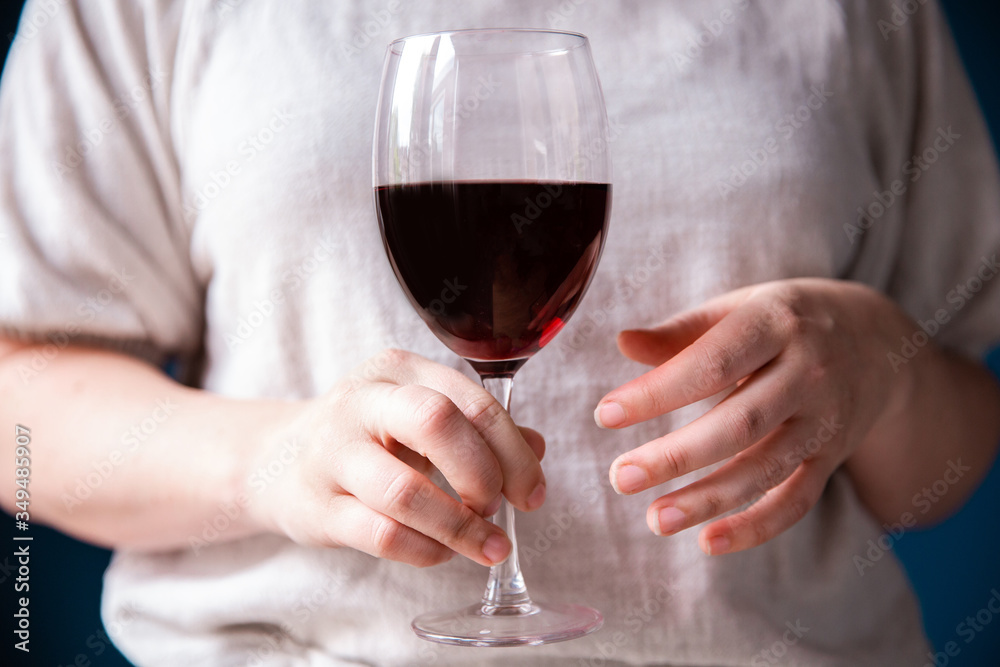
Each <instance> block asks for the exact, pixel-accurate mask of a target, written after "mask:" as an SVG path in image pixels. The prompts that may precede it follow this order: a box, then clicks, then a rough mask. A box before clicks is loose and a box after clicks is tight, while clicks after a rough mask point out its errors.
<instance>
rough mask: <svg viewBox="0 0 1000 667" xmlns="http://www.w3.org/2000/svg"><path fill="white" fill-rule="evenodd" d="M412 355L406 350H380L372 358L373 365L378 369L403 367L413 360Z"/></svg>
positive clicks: (392, 348) (393, 348)
mask: <svg viewBox="0 0 1000 667" xmlns="http://www.w3.org/2000/svg"><path fill="white" fill-rule="evenodd" d="M413 357H414V354H413V353H412V352H407V351H406V350H400V349H399V348H395V347H390V348H386V349H384V350H382V351H381V352H379V353H378V354H376V355H375V356H374V357H373V360H374V362H375V365H376V366H377V367H378V368H379V369H386V368H398V367H400V366H405V365H406V364H408V363H409V362H410V361H412V360H413Z"/></svg>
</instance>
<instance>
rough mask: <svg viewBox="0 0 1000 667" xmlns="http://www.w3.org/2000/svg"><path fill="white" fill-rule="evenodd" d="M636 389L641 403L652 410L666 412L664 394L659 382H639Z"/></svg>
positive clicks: (655, 412) (653, 411)
mask: <svg viewBox="0 0 1000 667" xmlns="http://www.w3.org/2000/svg"><path fill="white" fill-rule="evenodd" d="M635 389H636V391H637V392H638V394H639V401H640V404H641V405H645V406H648V409H649V411H650V412H652V413H654V414H660V413H662V412H664V405H663V395H662V393H661V390H660V386H659V385H658V384H655V383H652V382H638V383H637V384H636V385H635Z"/></svg>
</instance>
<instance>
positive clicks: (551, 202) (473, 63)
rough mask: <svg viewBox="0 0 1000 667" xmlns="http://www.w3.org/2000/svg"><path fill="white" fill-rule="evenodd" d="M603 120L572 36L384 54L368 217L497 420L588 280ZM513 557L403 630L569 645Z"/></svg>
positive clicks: (584, 629)
mask: <svg viewBox="0 0 1000 667" xmlns="http://www.w3.org/2000/svg"><path fill="white" fill-rule="evenodd" d="M607 126H608V123H607V112H606V110H605V107H604V99H603V95H602V93H601V85H600V82H599V81H598V78H597V72H596V69H595V67H594V62H593V59H592V57H591V52H590V45H589V42H588V41H587V38H586V37H585V36H584V35H580V34H577V33H569V32H558V31H551V30H514V29H490V30H458V31H449V32H440V33H433V34H425V35H416V36H412V37H406V38H403V39H399V40H396V41H394V42H392V43H391V44H390V45H389V48H388V51H387V54H386V60H385V67H384V70H383V74H382V86H381V91H380V95H379V103H378V112H377V117H376V122H375V141H374V186H375V205H376V209H377V211H378V217H379V226H380V229H381V231H382V240H383V243H384V245H385V249H386V253H387V254H388V256H389V261H390V263H391V264H392V268H393V271H394V272H395V274H396V278H397V279H398V280H399V283H400V285H401V286H402V288H403V291H404V292H405V293H406V296H407V297H408V298H409V300H410V303H412V304H413V307H414V308H416V310H417V312H418V313H419V314H420V316H421V317H422V318H423V319H424V321H425V322H426V323H427V325H428V326H429V327H430V328H431V330H432V331H433V332H434V333H435V334H436V335H437V337H438V338H439V339H440V340H441V341H442V342H443V343H444V344H445V345H447V346H448V347H449V348H450V349H451V350H452V351H453V352H455V353H456V354H458V355H460V356H461V357H463V358H464V359H466V360H467V361H468V362H469V363H470V364H471V365H472V367H473V368H474V369H475V371H476V372H477V373H478V374H479V376H480V378H481V380H482V383H483V386H484V387H485V388H486V389H487V390H488V391H489V392H490V393H491V394H492V395H493V396H494V397H495V398H496V399H497V400H498V401H499V402H500V403H501V404H502V405H503V406H504V409H507V410H509V409H510V392H511V386H512V382H513V378H514V373H515V372H516V371H517V370H518V369H519V368H520V367H521V366H522V365H523V364H524V362H525V361H527V360H528V358H529V357H531V356H532V355H533V354H535V353H536V352H538V351H539V350H540V349H541V348H542V347H544V346H545V345H547V344H548V343H549V342H551V340H552V338H553V337H554V336H555V335H556V334H557V333H558V332H559V330H560V329H561V328H562V327H563V325H564V324H565V323H566V321H567V320H568V319H569V317H570V315H572V313H573V311H574V310H575V309H576V307H577V305H578V304H579V302H580V298H581V297H582V296H583V293H584V292H585V291H586V289H587V286H588V284H589V283H590V279H591V277H592V276H593V274H594V270H595V269H596V267H597V261H598V259H599V257H600V255H601V250H602V248H603V245H604V240H605V237H606V235H607V224H608V217H609V213H610V207H611V163H610V158H609V156H608V152H607V150H606V149H607V133H608V132H607ZM493 521H494V522H495V523H496V524H497V525H499V526H501V527H502V528H504V529H505V531H506V533H507V535H508V537H509V538H510V540H511V542H512V544H513V549H512V550H511V554H510V556H509V557H508V558H507V560H506V561H504V562H503V563H501V564H499V565H496V566H494V567H493V568H491V570H490V575H489V581H488V583H487V586H486V592H485V593H484V594H483V597H482V600H481V601H479V602H478V603H476V604H473V605H471V606H468V607H465V608H463V609H459V610H452V611H445V612H434V613H429V614H424V615H421V616H419V617H417V618H416V619H415V620H414V621H413V629H414V631H415V632H416V633H417V634H418V635H419V636H420V637H422V638H424V639H427V640H430V641H435V642H441V643H446V644H461V645H472V646H516V645H523V644H544V643H549V642H556V641H562V640H567V639H574V638H577V637H582V636H583V635H585V634H587V633H590V632H593V631H594V630H597V629H598V628H599V627H600V626H601V624H602V622H603V619H602V617H601V615H600V613H599V612H597V611H596V610H594V609H591V608H589V607H584V606H579V605H572V604H544V603H540V602H535V601H533V600H532V599H531V598H530V597H529V595H528V591H527V588H526V587H525V583H524V578H523V577H522V576H521V570H520V566H519V564H518V557H517V540H516V536H515V532H514V509H513V508H512V507H511V506H510V505H509V504H508V502H507V500H506V499H504V501H503V502H502V503H501V507H500V509H499V510H498V512H497V513H496V515H495V516H494V517H493Z"/></svg>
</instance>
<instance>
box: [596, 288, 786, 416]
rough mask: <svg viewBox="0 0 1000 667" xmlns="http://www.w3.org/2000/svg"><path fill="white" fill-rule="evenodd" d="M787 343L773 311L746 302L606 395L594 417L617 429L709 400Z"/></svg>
mask: <svg viewBox="0 0 1000 667" xmlns="http://www.w3.org/2000/svg"><path fill="white" fill-rule="evenodd" d="M787 339H788V336H787V333H786V331H785V327H783V326H782V325H781V323H780V322H779V316H778V315H777V314H776V313H775V312H772V310H770V309H767V308H765V307H762V306H761V305H759V304H758V303H757V302H754V301H752V300H751V301H748V302H746V303H744V304H743V305H741V306H739V307H738V308H736V309H735V310H733V311H732V312H731V313H729V314H728V315H726V316H725V317H723V318H722V319H721V320H720V321H719V322H718V324H716V325H715V326H714V327H712V328H711V329H710V330H709V331H708V332H707V333H705V334H704V335H703V336H701V337H700V338H699V339H698V340H697V341H695V342H694V343H693V344H692V345H690V346H688V347H686V348H685V349H684V350H683V351H681V352H680V353H679V354H678V355H677V356H675V357H674V358H672V359H670V360H669V361H667V362H666V363H664V364H663V365H661V366H658V367H657V368H654V369H653V370H651V371H649V372H648V373H646V374H644V375H642V376H640V377H638V378H636V379H634V380H632V381H631V382H628V383H627V384H624V385H622V386H621V387H619V388H617V389H615V390H613V391H612V392H610V393H609V394H607V395H606V396H605V397H604V398H603V399H601V402H600V403H599V404H598V406H597V410H596V411H595V412H594V418H595V420H596V421H597V424H598V426H603V427H605V428H622V427H624V426H631V425H632V424H637V423H639V422H643V421H646V420H647V419H652V418H653V417H657V416H659V415H662V414H666V413H668V412H672V411H674V410H676V409H678V408H680V407H683V406H685V405H689V404H691V403H694V402H695V401H700V400H702V399H704V398H708V397H709V396H713V395H715V394H717V393H719V392H720V391H722V390H723V389H726V388H728V387H731V386H732V385H734V384H736V382H737V381H738V380H740V379H742V378H744V377H746V376H747V375H749V374H750V373H752V372H754V371H755V370H757V369H758V368H760V367H761V366H763V365H764V364H766V363H767V362H769V361H771V360H772V359H774V357H775V356H777V355H778V353H779V352H781V350H782V349H783V348H784V346H785V344H786V342H787Z"/></svg>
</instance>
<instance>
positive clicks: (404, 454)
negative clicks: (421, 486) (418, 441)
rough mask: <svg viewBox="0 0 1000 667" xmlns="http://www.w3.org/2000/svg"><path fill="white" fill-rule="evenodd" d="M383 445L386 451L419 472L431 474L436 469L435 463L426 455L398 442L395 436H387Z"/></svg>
mask: <svg viewBox="0 0 1000 667" xmlns="http://www.w3.org/2000/svg"><path fill="white" fill-rule="evenodd" d="M382 445H383V446H384V447H385V449H386V451H388V452H389V453H390V454H392V455H393V456H395V457H396V458H397V459H399V460H400V461H402V462H403V463H405V464H406V465H408V466H410V467H411V468H413V469H414V470H416V471H417V472H421V473H423V474H425V475H430V474H431V473H432V472H433V471H434V464H432V463H431V462H430V461H429V460H428V459H427V458H426V457H424V456H421V455H420V454H417V453H416V452H415V451H413V450H412V449H410V448H409V447H407V446H406V445H403V444H401V443H400V442H398V441H397V440H396V439H395V438H391V437H390V438H387V439H386V440H385V442H383V443H382Z"/></svg>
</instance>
